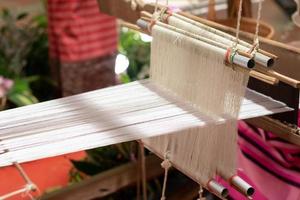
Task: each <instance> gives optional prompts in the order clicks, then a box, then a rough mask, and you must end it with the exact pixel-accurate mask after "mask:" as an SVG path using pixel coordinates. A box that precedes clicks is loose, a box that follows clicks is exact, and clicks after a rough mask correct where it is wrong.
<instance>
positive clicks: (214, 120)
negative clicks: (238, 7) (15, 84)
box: [0, 0, 300, 199]
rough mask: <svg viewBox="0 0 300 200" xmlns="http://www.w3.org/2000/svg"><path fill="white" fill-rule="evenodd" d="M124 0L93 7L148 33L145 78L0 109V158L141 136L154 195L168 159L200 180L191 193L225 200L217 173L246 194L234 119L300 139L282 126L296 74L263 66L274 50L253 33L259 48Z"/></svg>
mask: <svg viewBox="0 0 300 200" xmlns="http://www.w3.org/2000/svg"><path fill="white" fill-rule="evenodd" d="M99 1H100V0H99ZM103 2H104V3H103ZM132 2H133V1H122V0H113V1H105V0H102V1H101V5H107V6H101V9H102V11H104V12H106V13H108V14H111V15H116V16H117V17H121V18H123V19H125V20H127V21H129V22H131V23H136V22H137V25H134V24H128V23H123V25H125V26H127V27H130V28H133V29H135V30H139V31H141V32H144V33H147V34H151V35H152V36H153V42H152V52H151V78H150V80H144V81H137V82H133V83H129V84H125V85H120V86H115V87H111V88H107V89H102V90H98V91H93V92H88V93H84V94H80V95H76V96H71V97H67V98H62V99H58V100H52V101H49V102H44V103H39V104H36V105H31V106H26V107H22V108H17V109H13V110H8V111H3V112H1V113H0V166H1V167H3V166H9V165H12V164H15V163H23V162H28V161H33V160H37V159H42V158H48V157H52V156H57V155H63V154H67V153H71V152H77V151H81V150H88V149H92V148H97V147H103V146H107V145H112V144H117V143H122V142H128V141H134V140H141V141H142V144H144V145H145V146H146V147H147V148H148V149H149V150H150V151H152V152H153V153H155V154H156V155H158V156H159V157H161V158H163V159H164V162H163V164H162V165H163V167H164V168H165V169H166V173H165V182H164V189H163V194H162V199H165V194H164V190H165V187H166V176H167V173H168V169H169V168H170V166H171V165H172V166H174V167H175V168H177V169H179V170H180V171H182V172H183V173H184V174H186V175H187V176H189V177H190V178H192V179H193V180H195V181H196V182H197V183H199V184H200V185H201V186H200V193H201V191H202V187H205V188H206V189H208V190H209V191H211V192H212V193H214V194H216V195H217V196H219V197H221V198H226V196H227V195H228V191H227V190H226V188H224V187H223V186H222V185H220V184H219V183H217V182H216V181H215V180H214V177H215V176H216V175H219V176H221V177H222V178H223V179H224V180H226V181H228V182H230V183H231V184H233V185H234V186H235V187H236V188H237V190H239V191H240V192H241V193H243V194H244V195H245V196H251V195H252V194H253V192H254V191H253V189H252V188H251V186H250V185H248V184H247V183H246V182H245V181H243V180H242V179H241V178H239V177H237V176H236V165H235V162H236V161H235V157H236V131H237V130H236V127H237V120H239V119H242V120H248V121H249V122H250V123H252V124H255V125H257V126H258V127H262V128H265V129H267V130H270V131H273V132H275V133H276V132H277V133H278V130H285V131H286V130H287V133H288V134H290V135H289V136H282V137H285V138H287V137H288V138H290V141H291V142H294V143H296V144H300V139H299V136H298V135H297V132H299V129H297V128H295V127H293V126H291V124H296V118H297V116H298V107H299V88H300V81H297V79H298V77H297V75H296V77H295V76H294V75H291V76H289V74H284V69H282V68H280V67H279V68H278V65H276V66H275V67H274V70H273V69H271V68H270V67H271V66H272V65H273V64H274V62H277V60H276V59H277V56H275V55H273V54H272V53H269V52H267V51H265V50H269V49H270V46H271V48H272V47H274V46H276V45H277V50H278V49H279V48H280V45H278V44H275V45H274V44H273V43H268V42H266V41H264V40H262V41H260V42H261V43H262V44H261V48H257V49H255V48H253V49H251V48H252V45H251V44H249V43H247V42H245V41H243V40H240V39H239V38H238V35H237V38H238V42H236V37H234V36H231V35H230V34H226V33H225V32H223V31H227V32H231V31H232V30H231V29H226V30H224V29H225V28H224V27H222V26H221V27H220V25H218V24H214V23H212V22H209V21H205V20H203V19H200V18H196V17H194V16H190V15H189V14H186V13H183V12H179V13H173V12H171V11H168V10H164V6H158V5H156V6H154V5H153V4H145V5H144V4H143V7H139V6H138V5H139V4H137V5H134V6H133V5H132ZM134 2H135V1H134ZM117 4H118V6H117ZM158 8H159V10H160V13H159V16H155V15H154V14H155V13H156V12H155V11H157V10H158ZM120 9H124V12H119V11H120ZM140 11H142V12H140ZM124 13H126V14H124ZM151 13H154V14H153V15H152V14H151ZM124 15H125V16H124ZM155 17H159V18H160V19H159V20H157V19H156V18H155ZM154 18H155V23H153V19H154ZM214 28H218V29H221V30H217V29H214ZM222 28H224V29H222ZM242 35H243V33H242ZM251 37H252V36H251ZM257 39H258V38H254V41H255V40H257ZM232 46H234V48H236V49H233V48H229V47H232ZM264 48H265V49H264ZM263 49H264V50H263ZM250 50H251V51H253V52H254V53H253V55H254V54H255V56H253V55H251V51H250ZM272 50H273V49H272ZM270 51H271V50H270ZM162 52H164V53H162ZM272 52H273V51H272ZM275 53H276V55H279V53H278V52H276V51H275ZM277 53H278V54H277ZM176 55H178V57H176ZM279 57H280V59H281V57H282V56H281V55H279ZM224 58H225V61H226V62H224ZM298 59H299V58H298ZM254 63H256V64H257V65H259V66H256V67H255V68H253V67H254ZM277 71H278V72H277ZM279 72H280V73H279ZM248 79H250V80H249V81H248ZM298 80H300V77H299V79H298ZM247 85H248V88H247ZM278 91H280V92H278ZM281 92H282V93H284V94H285V95H281V94H279V95H278V93H281ZM128 94H129V95H128ZM267 115H272V118H271V117H264V116H267ZM279 132H280V131H279ZM291 135H292V136H291ZM291 138H292V140H291ZM293 138H294V139H293ZM213 154H214V156H211V155H213ZM28 182H30V181H28ZM31 189H32V188H31ZM201 195H202V194H200V196H201ZM199 198H201V197H199Z"/></svg>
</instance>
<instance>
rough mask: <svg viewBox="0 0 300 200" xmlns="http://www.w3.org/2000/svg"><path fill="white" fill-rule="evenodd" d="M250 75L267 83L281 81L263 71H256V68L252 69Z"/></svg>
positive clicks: (271, 83) (273, 83)
mask: <svg viewBox="0 0 300 200" xmlns="http://www.w3.org/2000/svg"><path fill="white" fill-rule="evenodd" d="M249 75H250V76H251V77H253V78H256V79H258V80H260V81H263V82H265V83H268V84H270V85H277V84H278V83H279V80H278V79H277V78H275V77H272V76H268V75H266V74H264V73H261V72H258V71H255V70H251V71H250V73H249Z"/></svg>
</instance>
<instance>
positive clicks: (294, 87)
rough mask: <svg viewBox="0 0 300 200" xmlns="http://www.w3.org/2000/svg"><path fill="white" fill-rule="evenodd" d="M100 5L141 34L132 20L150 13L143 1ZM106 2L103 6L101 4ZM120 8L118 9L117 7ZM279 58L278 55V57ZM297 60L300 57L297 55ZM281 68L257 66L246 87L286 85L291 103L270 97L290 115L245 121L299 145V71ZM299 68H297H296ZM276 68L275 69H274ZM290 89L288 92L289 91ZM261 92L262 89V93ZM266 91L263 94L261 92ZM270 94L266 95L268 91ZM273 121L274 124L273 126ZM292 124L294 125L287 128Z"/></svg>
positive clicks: (266, 42) (267, 43) (268, 44)
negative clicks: (136, 4)
mask: <svg viewBox="0 0 300 200" xmlns="http://www.w3.org/2000/svg"><path fill="white" fill-rule="evenodd" d="M98 2H99V5H100V4H101V5H102V6H101V7H100V10H102V11H104V12H106V13H108V14H112V15H115V16H117V17H118V18H121V19H124V20H126V22H121V25H123V26H126V27H128V28H131V29H133V30H137V31H140V32H143V33H145V32H144V31H143V30H141V29H140V28H139V27H138V26H136V25H135V22H136V21H137V20H138V19H139V18H140V17H141V11H148V12H153V11H154V4H146V5H145V6H144V7H138V8H137V9H136V10H135V11H133V10H131V7H130V2H125V1H122V0H109V1H107V0H98ZM103 5H107V6H103ZM110 8H114V9H113V10H110ZM121 8H122V9H121ZM179 14H181V15H183V16H185V17H188V18H190V19H193V20H195V21H198V22H200V23H203V24H205V25H208V26H211V27H213V28H217V29H219V30H221V31H224V32H227V33H229V34H235V32H236V29H234V28H231V27H228V26H224V25H221V24H218V23H216V22H212V21H209V20H206V19H203V18H200V17H197V16H194V15H191V14H188V13H185V12H179ZM240 35H241V37H242V38H244V39H246V40H248V41H253V37H254V34H251V33H248V32H244V31H241V33H240ZM260 42H261V46H262V47H263V48H264V49H267V50H270V51H272V50H273V49H278V50H280V51H285V53H284V54H288V55H290V56H295V55H300V50H299V49H297V48H294V47H291V46H288V45H285V44H282V43H280V42H276V41H273V40H270V39H265V38H262V37H260ZM280 57H281V56H280ZM299 62H300V58H299ZM284 67H286V66H280V65H279V67H277V69H276V71H275V70H272V69H264V68H260V67H258V68H257V69H255V70H251V71H250V76H251V80H250V84H251V83H253V82H255V83H257V82H258V85H259V86H256V87H254V86H251V85H250V88H251V87H252V88H255V89H256V90H257V91H258V92H261V89H262V88H264V87H265V86H266V85H271V86H272V87H273V88H275V90H276V89H281V90H282V87H285V88H289V92H288V93H287V94H290V97H293V98H294V101H293V103H291V102H289V101H288V102H287V101H286V99H280V95H279V96H278V95H276V94H274V93H273V94H274V95H272V97H273V98H274V99H277V100H281V101H283V102H284V103H286V104H287V105H289V106H291V107H292V108H293V109H295V110H294V111H293V112H290V115H286V114H284V115H286V116H285V117H281V116H282V115H279V117H278V115H277V116H275V119H273V118H272V117H263V118H264V119H267V120H268V122H270V123H268V126H266V125H265V123H264V120H262V119H261V118H258V119H257V120H256V119H252V120H248V122H249V123H251V124H254V122H255V125H256V126H257V127H259V128H263V129H265V130H268V131H272V132H273V133H274V134H276V135H278V136H279V137H281V138H283V139H285V140H287V141H289V142H291V143H294V144H297V145H300V130H299V129H296V128H295V125H296V124H295V122H296V121H295V118H296V117H297V116H298V106H296V103H297V102H298V103H299V90H300V73H299V77H289V76H288V75H285V74H284V73H283V72H284V71H285V69H284ZM296 67H297V66H289V68H291V69H290V70H292V71H297V69H296ZM298 70H300V69H298ZM277 71H279V72H280V73H279V72H277ZM291 91H292V93H290V92H291ZM262 93H264V92H262ZM264 94H266V93H264ZM268 95H270V94H268ZM288 117H292V118H293V119H292V120H291V121H289V120H288ZM277 119H280V120H282V121H283V122H285V123H283V122H280V121H278V120H277ZM278 123H279V124H280V128H279V126H278ZM273 124H274V126H273ZM291 127H294V128H291ZM283 130H284V131H285V132H286V134H283V133H282V131H283Z"/></svg>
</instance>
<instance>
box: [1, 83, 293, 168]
mask: <svg viewBox="0 0 300 200" xmlns="http://www.w3.org/2000/svg"><path fill="white" fill-rule="evenodd" d="M129 94H130V95H129ZM289 110H290V109H289V108H287V107H286V105H284V104H282V103H280V102H276V101H274V100H272V99H271V98H270V97H266V96H264V95H261V94H258V93H257V92H254V91H251V90H249V91H248V92H247V94H246V96H245V98H244V101H243V106H242V109H241V111H240V114H239V118H240V119H246V118H253V117H259V116H263V115H269V114H273V113H278V112H284V111H289ZM194 113H195V110H194V109H192V108H189V107H188V106H187V105H186V104H185V102H182V101H180V100H178V99H177V98H174V97H172V96H170V95H168V94H167V93H166V92H165V91H162V90H161V89H160V88H158V87H156V86H155V85H154V84H153V83H151V82H149V81H142V82H133V83H129V84H125V85H119V86H115V87H111V88H107V89H102V90H97V91H93V92H88V93H84V94H80V95H75V96H72V97H66V98H62V99H57V100H52V101H49V102H44V103H39V104H35V105H31V106H25V107H21V108H17V109H13V110H7V111H2V112H0V166H7V165H11V164H12V163H13V162H15V161H17V162H19V163H22V162H27V161H33V160H37V159H41V158H47V157H52V156H58V155H63V154H67V153H72V152H77V151H80V150H87V149H92V148H97V147H102V146H107V145H111V144H117V143H121V142H127V141H132V140H139V139H142V138H147V137H154V136H159V135H164V134H170V133H175V132H178V131H180V130H183V129H187V128H191V127H201V126H205V125H206V124H207V123H211V121H214V120H212V119H209V118H206V117H205V115H200V114H197V116H202V117H201V118H199V117H196V115H195V114H194ZM219 122H220V123H222V121H219ZM7 150H9V151H7ZM162 156H164V154H162Z"/></svg>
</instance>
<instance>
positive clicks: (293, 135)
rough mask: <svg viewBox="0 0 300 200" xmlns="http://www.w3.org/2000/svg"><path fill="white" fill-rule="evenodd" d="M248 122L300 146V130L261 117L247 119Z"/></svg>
mask: <svg viewBox="0 0 300 200" xmlns="http://www.w3.org/2000/svg"><path fill="white" fill-rule="evenodd" d="M246 122H248V123H250V124H252V125H254V126H256V127H259V128H262V129H264V130H265V131H270V132H272V133H274V134H276V135H277V136H279V137H280V138H282V139H284V140H287V141H289V142H291V143H293V144H296V145H299V146H300V135H299V133H300V129H299V128H292V127H290V126H288V125H286V124H283V123H282V122H280V121H278V120H274V119H272V118H270V117H259V118H254V119H247V120H246Z"/></svg>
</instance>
